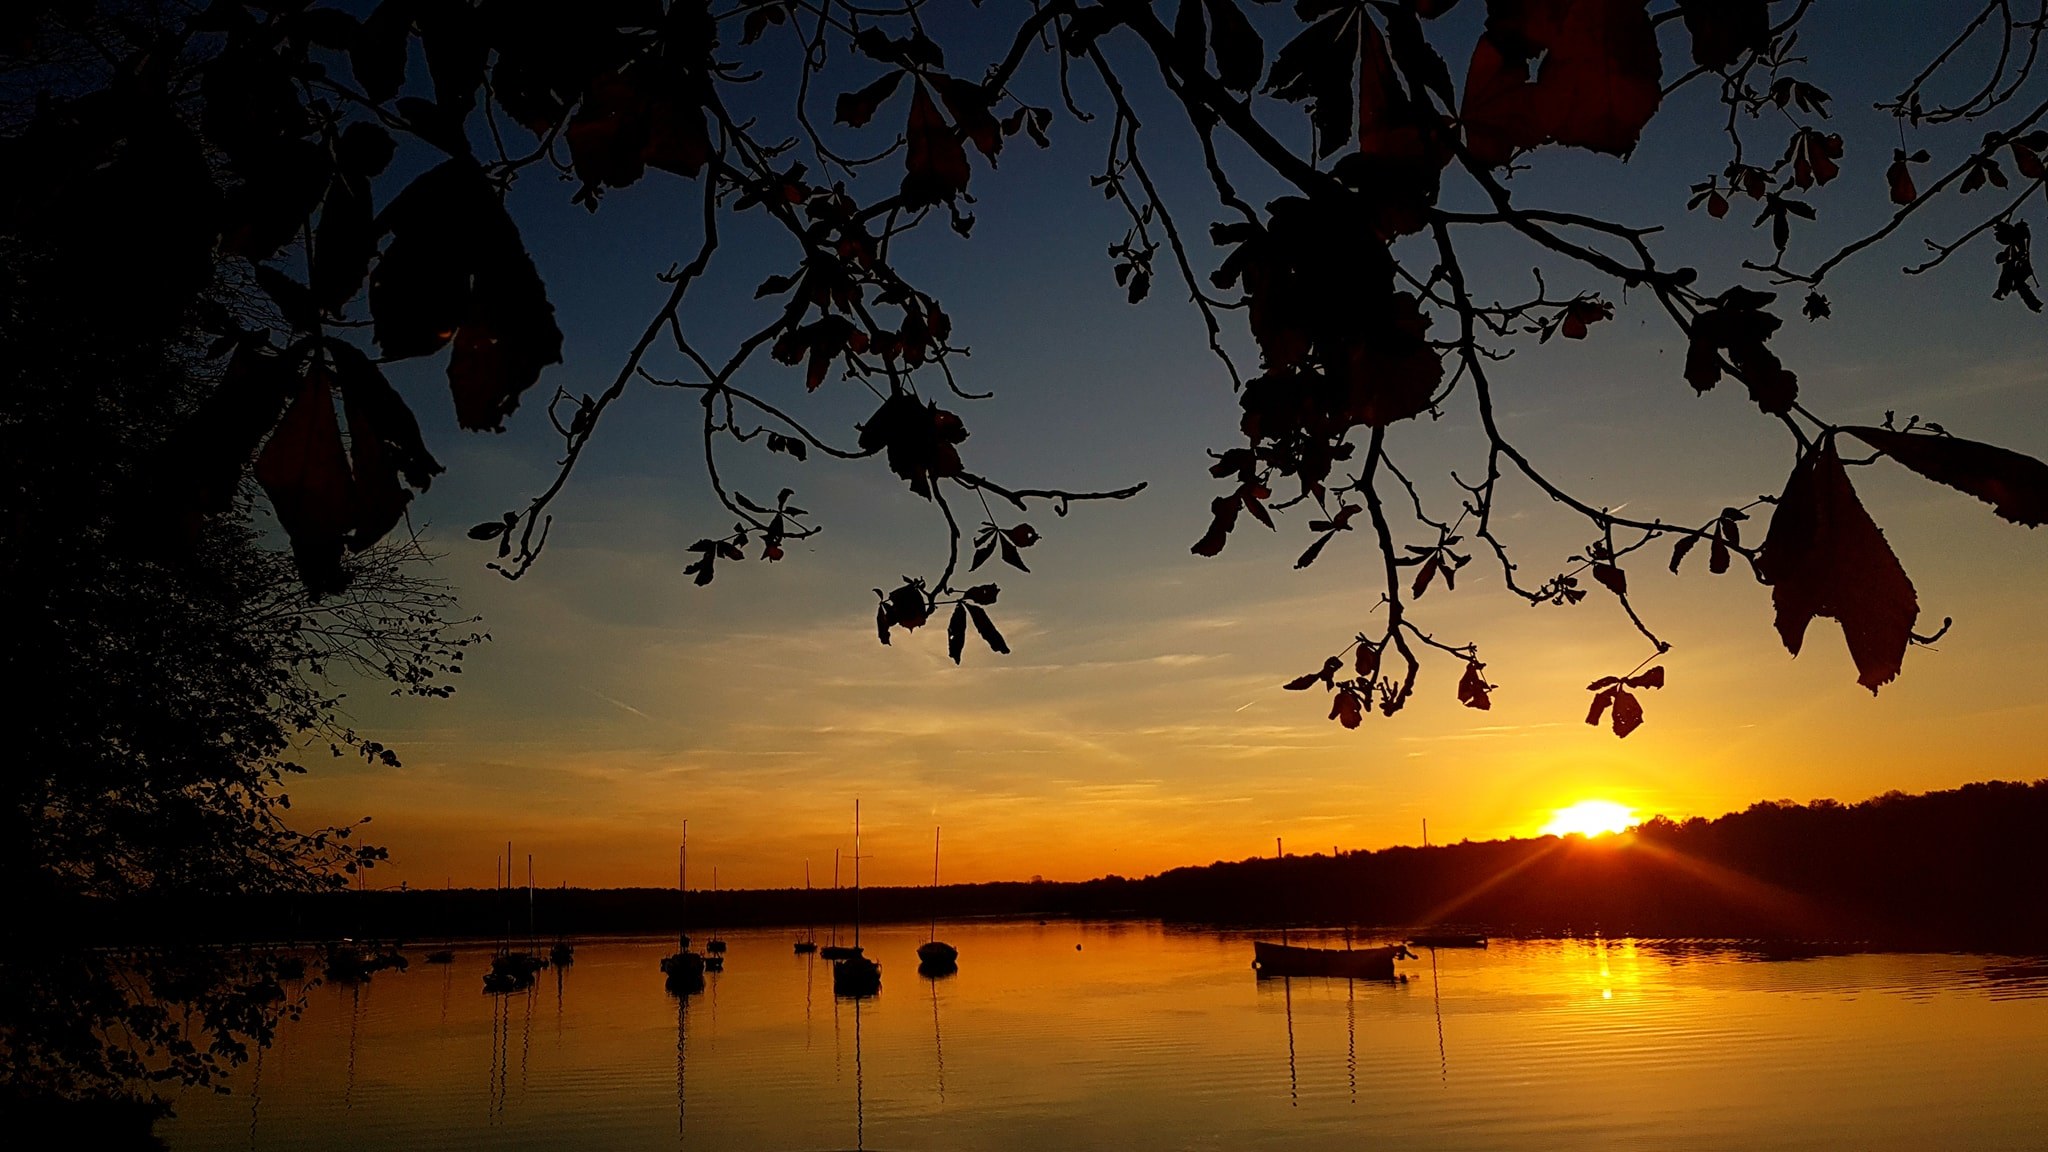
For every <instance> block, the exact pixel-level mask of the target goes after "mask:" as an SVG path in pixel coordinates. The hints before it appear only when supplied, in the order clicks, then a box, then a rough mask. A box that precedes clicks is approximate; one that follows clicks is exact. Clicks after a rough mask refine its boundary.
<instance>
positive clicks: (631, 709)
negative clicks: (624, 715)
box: [583, 684, 654, 721]
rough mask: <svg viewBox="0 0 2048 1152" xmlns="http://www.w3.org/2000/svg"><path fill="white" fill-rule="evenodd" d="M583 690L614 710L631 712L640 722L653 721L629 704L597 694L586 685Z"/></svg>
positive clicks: (595, 690)
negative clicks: (619, 709)
mask: <svg viewBox="0 0 2048 1152" xmlns="http://www.w3.org/2000/svg"><path fill="white" fill-rule="evenodd" d="M583 690H584V691H585V692H588V693H590V694H591V695H592V696H595V697H597V698H598V699H599V700H602V701H604V702H605V703H607V704H610V705H611V706H613V707H614V708H623V709H625V710H626V711H628V712H631V713H632V714H633V715H635V716H638V717H639V718H641V719H642V720H648V721H652V720H653V719H654V717H652V716H649V715H648V714H647V713H645V712H642V711H641V710H639V709H638V708H635V707H633V706H632V705H631V704H628V703H626V702H625V701H624V700H614V699H612V698H611V697H609V696H607V695H605V694H604V693H602V692H599V691H598V690H597V689H595V688H592V687H591V686H589V685H588V684H586V685H584V686H583Z"/></svg>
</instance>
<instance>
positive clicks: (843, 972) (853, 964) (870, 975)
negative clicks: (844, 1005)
mask: <svg viewBox="0 0 2048 1152" xmlns="http://www.w3.org/2000/svg"><path fill="white" fill-rule="evenodd" d="M881 990H882V966H881V965H880V964H877V963H875V962H874V961H873V960H870V959H868V958H867V957H865V956H849V957H847V958H846V959H844V960H837V961H834V962H833V964H832V994H833V995H834V996H848V997H853V998H856V999H858V998H862V997H867V996H873V995H875V994H876V993H878V992H880V991H881Z"/></svg>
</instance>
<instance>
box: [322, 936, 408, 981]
mask: <svg viewBox="0 0 2048 1152" xmlns="http://www.w3.org/2000/svg"><path fill="white" fill-rule="evenodd" d="M407 967H408V963H407V961H406V958H405V957H404V956H403V955H402V954H400V953H399V951H398V950H397V949H395V948H385V949H381V950H373V951H367V952H366V951H364V950H363V949H361V948H358V947H357V946H356V945H355V942H354V941H351V940H343V941H341V942H340V943H337V944H330V945H328V947H327V963H326V966H325V969H324V972H325V975H326V977H327V978H328V979H329V980H333V981H335V982H337V983H349V982H353V981H356V980H367V979H369V978H370V976H371V975H372V974H373V973H377V972H382V971H383V970H384V969H386V968H396V969H398V970H399V971H400V972H403V971H405V969H406V968H407Z"/></svg>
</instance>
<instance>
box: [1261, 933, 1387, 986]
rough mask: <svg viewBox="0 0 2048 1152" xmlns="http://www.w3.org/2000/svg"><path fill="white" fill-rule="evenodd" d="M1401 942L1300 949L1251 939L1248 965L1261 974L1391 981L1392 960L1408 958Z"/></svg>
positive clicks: (1296, 945) (1295, 946)
mask: <svg viewBox="0 0 2048 1152" xmlns="http://www.w3.org/2000/svg"><path fill="white" fill-rule="evenodd" d="M1414 958H1415V955H1414V953H1412V952H1410V951H1408V949H1407V947H1406V946H1405V945H1401V944H1389V945H1386V946H1385V947H1382V948H1304V947H1301V946H1300V945H1298V944H1275V943H1273V942H1272V941H1270V940H1254V941H1252V967H1253V969H1255V970H1256V971H1257V972H1258V974H1259V975H1260V976H1261V977H1272V976H1336V977H1339V978H1342V979H1348V980H1392V979H1393V978H1394V961H1396V960H1412V959H1414Z"/></svg>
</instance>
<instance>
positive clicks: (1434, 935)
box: [1408, 932, 1486, 948]
mask: <svg viewBox="0 0 2048 1152" xmlns="http://www.w3.org/2000/svg"><path fill="white" fill-rule="evenodd" d="M1408 946H1409V947H1410V948H1484V947H1486V937H1484V936H1481V935H1479V934H1477V933H1473V932H1425V933H1423V934H1422V935H1420V936H1416V937H1413V938H1411V939H1410V940H1409V941H1408Z"/></svg>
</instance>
